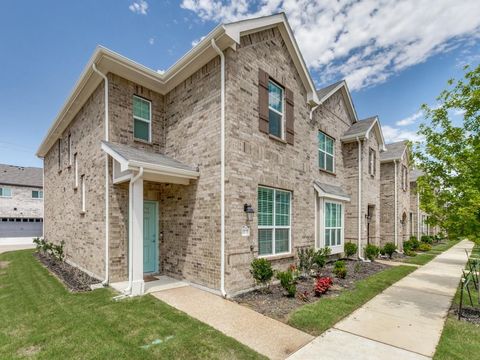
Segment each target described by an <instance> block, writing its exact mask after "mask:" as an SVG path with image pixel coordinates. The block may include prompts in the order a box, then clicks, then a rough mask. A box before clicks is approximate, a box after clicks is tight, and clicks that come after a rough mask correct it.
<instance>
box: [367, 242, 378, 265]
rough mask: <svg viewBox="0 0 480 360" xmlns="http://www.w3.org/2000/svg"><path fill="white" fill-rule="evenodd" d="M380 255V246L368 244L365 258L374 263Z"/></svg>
mask: <svg viewBox="0 0 480 360" xmlns="http://www.w3.org/2000/svg"><path fill="white" fill-rule="evenodd" d="M378 254H380V248H379V247H378V246H375V245H373V244H368V245H367V246H365V257H366V258H367V259H368V260H370V261H373V260H375V259H376V258H377V257H378Z"/></svg>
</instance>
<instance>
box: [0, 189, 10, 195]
mask: <svg viewBox="0 0 480 360" xmlns="http://www.w3.org/2000/svg"><path fill="white" fill-rule="evenodd" d="M0 197H12V188H9V187H0Z"/></svg>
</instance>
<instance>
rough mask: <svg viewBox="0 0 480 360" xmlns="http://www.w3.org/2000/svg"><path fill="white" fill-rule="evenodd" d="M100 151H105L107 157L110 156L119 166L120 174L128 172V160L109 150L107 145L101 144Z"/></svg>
mask: <svg viewBox="0 0 480 360" xmlns="http://www.w3.org/2000/svg"><path fill="white" fill-rule="evenodd" d="M102 150H103V151H105V152H106V153H107V154H108V155H110V156H111V157H112V158H114V159H115V160H116V161H117V162H118V163H119V164H120V170H121V171H122V172H124V171H127V170H128V160H127V159H125V158H124V157H123V156H122V155H120V154H119V153H117V152H116V151H113V149H112V148H110V147H109V146H108V145H107V144H104V143H103V142H102Z"/></svg>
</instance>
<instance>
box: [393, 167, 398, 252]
mask: <svg viewBox="0 0 480 360" xmlns="http://www.w3.org/2000/svg"><path fill="white" fill-rule="evenodd" d="M393 164H394V167H395V168H394V170H395V192H394V197H395V199H394V204H395V208H394V214H393V216H394V227H393V229H394V231H395V234H394V239H395V246H397V247H398V234H397V232H398V230H397V226H398V224H397V222H398V217H397V215H398V214H397V213H398V209H397V207H398V203H397V202H398V189H397V160H393Z"/></svg>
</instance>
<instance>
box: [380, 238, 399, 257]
mask: <svg viewBox="0 0 480 360" xmlns="http://www.w3.org/2000/svg"><path fill="white" fill-rule="evenodd" d="M395 250H397V246H396V245H395V244H394V243H391V242H388V243H386V244H385V246H384V247H383V251H384V252H385V254H386V255H388V257H389V259H391V258H392V255H393V254H394V253H395Z"/></svg>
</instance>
